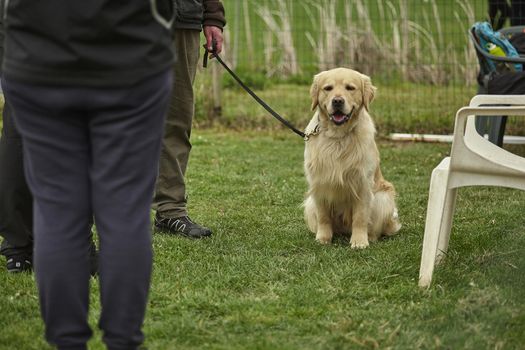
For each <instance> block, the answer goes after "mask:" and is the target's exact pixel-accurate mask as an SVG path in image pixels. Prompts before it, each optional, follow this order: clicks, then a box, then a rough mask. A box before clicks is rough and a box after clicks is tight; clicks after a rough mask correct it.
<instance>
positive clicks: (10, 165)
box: [0, 1, 33, 272]
mask: <svg viewBox="0 0 525 350" xmlns="http://www.w3.org/2000/svg"><path fill="white" fill-rule="evenodd" d="M0 13H4V1H0ZM3 42H4V23H3V16H0V67H1V62H2V59H3V56H4V47H3ZM2 120H3V127H2V135H1V137H0V235H1V236H2V237H3V238H4V239H3V241H2V244H1V245H0V254H1V255H4V256H5V258H6V261H7V264H6V265H7V266H6V267H7V271H9V272H22V271H28V270H31V269H32V262H33V232H32V225H33V217H32V215H33V210H32V206H33V199H32V197H31V193H30V192H29V188H28V187H27V184H26V181H25V177H24V167H23V162H22V138H21V136H20V134H19V133H18V131H17V130H16V128H15V126H14V121H13V111H12V108H11V106H10V104H9V103H8V101H7V100H5V98H4V108H3V112H2Z"/></svg>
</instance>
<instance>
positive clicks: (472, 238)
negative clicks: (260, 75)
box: [0, 129, 525, 350]
mask: <svg viewBox="0 0 525 350" xmlns="http://www.w3.org/2000/svg"><path fill="white" fill-rule="evenodd" d="M193 145H194V147H193V151H192V158H191V161H190V165H189V169H188V174H187V179H188V191H189V196H190V197H189V210H190V213H191V215H192V216H193V217H194V218H195V219H196V220H198V221H199V222H201V223H204V224H206V225H208V226H209V227H211V228H212V229H213V231H214V235H213V237H212V238H211V239H207V240H201V241H192V240H188V239H184V238H180V237H175V236H170V235H166V234H155V235H154V236H153V247H154V252H155V257H154V272H153V280H152V285H151V293H150V299H149V305H148V313H147V317H146V321H145V325H144V331H145V333H146V336H147V338H146V345H147V347H148V348H149V349H375V348H380V349H440V348H446V349H523V344H524V342H525V332H524V330H525V217H524V216H523V212H524V211H525V192H520V191H515V190H509V189H502V188H485V187H481V188H469V189H462V190H460V191H459V196H458V203H457V210H456V215H455V220H454V226H453V230H452V236H451V242H450V250H449V253H448V255H447V257H446V260H445V262H444V264H443V265H442V266H440V267H439V268H438V269H437V270H436V272H435V274H434V283H433V285H432V286H431V287H430V288H429V289H427V290H421V289H419V288H418V287H417V279H418V270H419V262H420V261H419V259H420V252H421V245H422V239H423V228H424V219H425V212H426V202H427V193H428V184H429V178H430V172H431V170H432V168H433V167H434V166H435V165H436V164H437V163H438V162H439V161H440V160H441V159H442V158H443V157H444V156H445V155H447V153H448V151H449V147H450V145H441V144H421V143H407V144H404V143H390V142H387V141H381V142H380V144H379V146H380V151H381V155H382V169H383V173H384V175H385V177H386V178H387V179H389V180H390V181H392V182H393V183H394V184H395V186H396V188H397V191H398V193H399V198H398V203H399V209H400V216H401V221H402V223H403V228H402V229H401V231H400V233H399V235H397V236H395V237H393V238H391V239H387V240H382V241H380V242H377V243H375V244H372V245H371V246H370V248H369V249H366V250H360V251H355V250H351V249H350V247H349V244H348V241H349V240H348V237H341V236H338V237H336V238H335V240H334V243H333V244H332V245H320V244H318V243H316V242H315V240H314V236H313V234H312V233H310V232H309V231H308V230H307V228H306V226H305V224H304V222H303V219H302V209H301V202H302V200H303V197H304V192H305V190H306V184H305V180H304V176H303V170H302V158H303V156H302V152H303V147H304V144H303V141H302V140H301V139H300V138H299V137H297V136H295V135H293V134H292V133H290V132H285V131H268V130H266V131H244V132H235V131H225V130H223V131H221V130H219V129H211V130H196V131H195V132H194V134H193ZM513 151H514V152H517V153H519V154H522V155H523V154H525V149H524V148H523V147H522V146H520V147H514V148H513ZM2 261H3V260H2ZM97 282H98V280H96V279H92V291H91V313H90V323H91V325H92V327H93V328H94V329H96V322H97V318H98V316H99V314H100V304H99V301H98V291H99V290H98V286H97ZM0 286H1V288H2V291H1V296H2V297H1V298H0V310H1V312H0V329H1V330H2V331H1V332H0V349H6V350H8V349H14V348H16V349H28V350H29V349H38V350H41V349H49V347H47V345H46V344H45V342H44V340H43V325H42V322H41V320H40V317H39V311H38V297H37V292H36V287H35V282H34V277H33V275H31V274H21V275H11V274H8V273H7V272H6V271H5V268H4V267H3V264H2V265H0ZM89 345H90V349H95V350H99V349H103V348H104V347H103V345H102V343H101V341H100V332H96V333H95V338H94V339H93V341H92V342H90V344H89Z"/></svg>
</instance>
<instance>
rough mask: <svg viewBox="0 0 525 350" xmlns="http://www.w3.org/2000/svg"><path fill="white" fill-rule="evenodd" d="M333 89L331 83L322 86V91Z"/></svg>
mask: <svg viewBox="0 0 525 350" xmlns="http://www.w3.org/2000/svg"><path fill="white" fill-rule="evenodd" d="M333 89H334V87H333V86H332V85H328V86H325V87H324V88H323V90H324V91H332V90H333Z"/></svg>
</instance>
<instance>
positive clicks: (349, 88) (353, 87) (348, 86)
mask: <svg viewBox="0 0 525 350" xmlns="http://www.w3.org/2000/svg"><path fill="white" fill-rule="evenodd" d="M345 88H346V90H348V91H352V90H355V86H353V85H346V86H345Z"/></svg>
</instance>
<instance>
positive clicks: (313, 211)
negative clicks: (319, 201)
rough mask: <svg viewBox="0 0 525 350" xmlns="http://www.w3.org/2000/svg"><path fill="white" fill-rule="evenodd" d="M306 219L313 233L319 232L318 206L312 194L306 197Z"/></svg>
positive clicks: (304, 204)
mask: <svg viewBox="0 0 525 350" xmlns="http://www.w3.org/2000/svg"><path fill="white" fill-rule="evenodd" d="M303 206H304V221H305V222H306V225H307V226H308V229H309V230H310V231H312V232H313V233H316V232H317V207H316V205H315V202H314V199H313V198H312V196H308V197H306V199H305V201H304V203H303Z"/></svg>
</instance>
